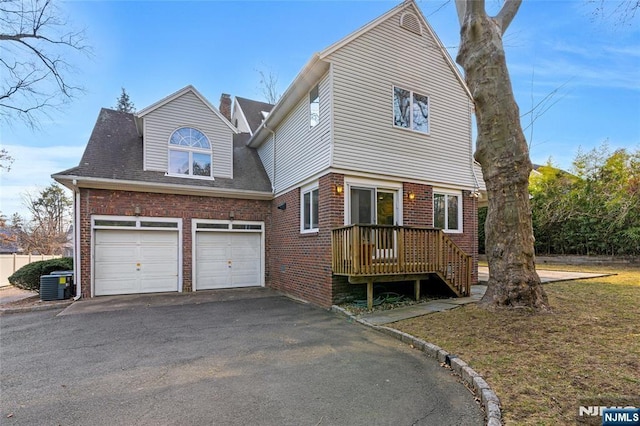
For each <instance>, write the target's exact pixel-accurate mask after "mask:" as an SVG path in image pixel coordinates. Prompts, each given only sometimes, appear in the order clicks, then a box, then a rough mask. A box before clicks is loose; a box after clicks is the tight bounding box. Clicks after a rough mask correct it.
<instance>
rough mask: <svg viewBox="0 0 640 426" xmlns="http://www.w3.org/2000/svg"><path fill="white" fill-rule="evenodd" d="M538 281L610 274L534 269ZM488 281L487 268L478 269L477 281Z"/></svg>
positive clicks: (576, 278) (569, 279)
mask: <svg viewBox="0 0 640 426" xmlns="http://www.w3.org/2000/svg"><path fill="white" fill-rule="evenodd" d="M536 272H537V273H538V276H539V277H540V281H542V282H543V283H551V282H554V281H572V280H583V279H586V278H597V277H606V276H609V275H612V274H594V273H591V272H571V271H549V270H546V269H536ZM488 279H489V268H488V267H486V266H479V267H478V281H480V282H485V283H486V282H487V280H488Z"/></svg>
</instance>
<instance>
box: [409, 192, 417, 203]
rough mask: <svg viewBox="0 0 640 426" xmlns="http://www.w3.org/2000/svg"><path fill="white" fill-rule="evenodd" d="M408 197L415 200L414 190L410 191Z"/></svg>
mask: <svg viewBox="0 0 640 426" xmlns="http://www.w3.org/2000/svg"><path fill="white" fill-rule="evenodd" d="M408 197H409V199H410V200H411V201H413V200H415V199H416V194H414V193H413V192H410V193H409V195H408Z"/></svg>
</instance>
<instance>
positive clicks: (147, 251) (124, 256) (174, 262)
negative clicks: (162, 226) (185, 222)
mask: <svg viewBox="0 0 640 426" xmlns="http://www.w3.org/2000/svg"><path fill="white" fill-rule="evenodd" d="M178 253H179V250H178V233H177V232H175V231H155V230H154V231H139V230H131V231H129V230H105V229H100V230H96V232H95V245H94V292H95V295H96V296H102V295H113V294H135V293H152V292H161V291H178V280H179V278H178V275H179V265H178V258H179V256H178Z"/></svg>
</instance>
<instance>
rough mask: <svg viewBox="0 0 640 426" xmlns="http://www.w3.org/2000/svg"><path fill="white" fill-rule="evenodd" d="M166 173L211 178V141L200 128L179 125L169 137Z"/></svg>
mask: <svg viewBox="0 0 640 426" xmlns="http://www.w3.org/2000/svg"><path fill="white" fill-rule="evenodd" d="M168 174H169V175H174V176H187V177H200V178H212V177H213V170H212V157H211V143H210V142H209V139H208V138H207V137H206V136H205V135H204V133H202V132H201V131H200V130H197V129H194V128H192V127H181V128H179V129H177V130H176V131H174V132H173V133H172V134H171V137H170V138H169V168H168Z"/></svg>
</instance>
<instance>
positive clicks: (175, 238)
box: [53, 0, 483, 306]
mask: <svg viewBox="0 0 640 426" xmlns="http://www.w3.org/2000/svg"><path fill="white" fill-rule="evenodd" d="M471 113H472V100H471V97H470V94H469V93H468V90H467V89H466V86H465V84H464V82H463V79H462V78H461V76H460V74H459V72H458V70H457V68H456V66H455V65H454V63H453V61H452V59H451V58H450V56H449V55H448V53H447V52H446V50H445V48H444V47H443V46H442V43H441V42H440V40H439V39H438V38H437V36H436V35H435V33H434V32H433V30H432V28H431V27H430V26H429V24H428V23H427V21H426V20H425V18H424V16H423V15H422V13H421V12H420V10H419V8H418V7H417V6H416V4H415V2H414V1H413V0H408V1H405V2H403V3H402V4H400V5H398V6H396V7H394V8H393V9H391V10H390V11H388V12H387V13H385V14H384V15H382V16H380V17H378V18H377V19H375V20H374V21H372V22H370V23H369V24H367V25H365V26H364V27H362V28H360V29H359V30H357V31H355V32H354V33H352V34H350V35H349V36H347V37H345V38H344V39H342V40H340V41H338V42H337V43H335V44H333V45H332V46H329V47H328V48H326V49H325V50H323V51H321V52H319V53H316V54H315V55H313V56H312V58H311V60H310V61H309V62H308V63H307V64H306V65H305V66H304V68H303V69H302V70H301V71H300V73H299V74H298V76H297V77H296V78H295V79H294V81H293V82H292V83H291V85H290V86H289V87H288V89H287V90H286V91H285V93H284V94H283V96H282V98H281V99H280V100H279V101H278V102H277V104H276V105H275V106H274V105H270V104H266V103H262V102H256V101H251V100H249V99H245V98H240V97H235V98H234V100H233V103H232V100H231V97H230V96H229V95H225V94H223V95H222V97H221V98H220V104H219V108H216V107H215V106H213V105H212V104H211V103H210V102H209V101H208V100H207V99H206V98H204V97H203V96H202V95H201V94H200V93H199V92H198V91H197V90H196V89H195V88H193V87H191V86H188V87H185V88H183V89H181V90H179V91H178V92H176V93H174V94H172V95H170V96H168V97H166V98H164V99H162V100H160V101H158V102H156V103H155V104H153V105H151V106H149V107H147V108H145V109H143V110H141V111H139V112H138V113H136V114H128V113H121V112H116V111H112V110H108V109H103V110H102V111H101V112H100V115H99V117H98V120H97V122H96V125H95V128H94V130H93V133H92V135H91V137H90V139H89V143H88V145H87V148H86V151H85V153H84V155H83V157H82V159H81V161H80V164H79V165H78V166H77V167H75V168H73V169H70V170H66V171H64V172H61V173H58V174H56V175H54V176H53V177H54V178H55V179H56V180H57V181H59V182H61V183H62V184H64V185H65V186H67V187H69V188H71V189H72V190H73V191H74V194H75V223H76V224H77V226H76V227H75V229H76V253H75V265H76V280H77V281H76V282H77V283H78V284H77V285H78V288H79V289H80V291H81V294H82V296H83V297H93V296H100V295H109V294H131V293H144V292H167V291H174V292H180V291H199V290H205V289H215V288H233V287H246V286H265V285H266V286H269V287H272V288H275V289H278V290H281V291H284V292H287V293H289V294H292V295H295V296H297V297H300V298H303V299H305V300H308V301H311V302H313V303H315V304H318V305H320V306H330V305H331V304H332V303H334V302H336V301H338V300H340V299H341V298H343V296H344V295H346V294H348V293H349V292H350V291H351V290H352V289H353V288H354V286H355V285H365V284H366V287H367V289H368V292H369V299H371V297H372V294H373V283H374V282H376V281H384V282H395V281H410V282H413V283H414V286H415V289H416V293H418V292H419V290H420V284H421V283H423V285H424V283H441V284H445V285H446V287H447V288H449V289H450V290H451V291H452V292H453V293H456V294H459V295H463V294H467V293H468V291H469V285H470V284H471V283H472V282H474V281H476V280H477V216H476V212H477V203H478V195H479V194H480V192H481V191H482V190H483V184H482V181H481V176H480V175H479V168H477V167H476V165H475V164H474V161H473V155H472V140H471ZM434 285H435V284H434Z"/></svg>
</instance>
